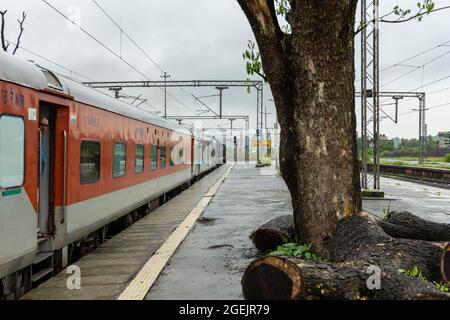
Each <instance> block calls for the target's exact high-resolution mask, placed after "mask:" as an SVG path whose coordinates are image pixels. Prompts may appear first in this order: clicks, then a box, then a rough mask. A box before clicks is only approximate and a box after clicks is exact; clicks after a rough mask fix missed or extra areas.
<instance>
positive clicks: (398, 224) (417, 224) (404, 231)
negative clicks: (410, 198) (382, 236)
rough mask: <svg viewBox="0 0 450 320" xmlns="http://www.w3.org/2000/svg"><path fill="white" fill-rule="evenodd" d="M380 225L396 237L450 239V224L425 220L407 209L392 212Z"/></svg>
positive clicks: (432, 239) (433, 239)
mask: <svg viewBox="0 0 450 320" xmlns="http://www.w3.org/2000/svg"><path fill="white" fill-rule="evenodd" d="M380 226H381V227H382V228H383V230H384V231H385V232H386V233H387V234H388V235H390V236H391V237H394V238H404V239H417V240H427V241H450V224H448V223H437V222H432V221H429V220H425V219H422V218H419V217H417V216H415V215H413V214H412V213H410V212H407V211H402V212H400V211H392V212H390V213H389V214H388V216H387V217H386V219H384V220H383V221H381V222H380Z"/></svg>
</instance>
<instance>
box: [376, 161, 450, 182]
mask: <svg viewBox="0 0 450 320" xmlns="http://www.w3.org/2000/svg"><path fill="white" fill-rule="evenodd" d="M368 170H369V171H371V170H373V166H372V165H371V164H369V165H368ZM380 173H381V174H383V175H387V176H392V177H399V178H403V179H408V180H413V181H417V182H423V183H435V184H436V183H437V184H441V185H445V186H450V170H449V169H439V168H425V167H415V166H399V165H391V164H381V165H380Z"/></svg>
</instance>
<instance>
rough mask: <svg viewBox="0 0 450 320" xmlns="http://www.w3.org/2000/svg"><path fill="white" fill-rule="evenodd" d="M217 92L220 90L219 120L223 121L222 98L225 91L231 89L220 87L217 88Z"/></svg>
mask: <svg viewBox="0 0 450 320" xmlns="http://www.w3.org/2000/svg"><path fill="white" fill-rule="evenodd" d="M216 89H217V90H219V102H220V103H219V109H220V110H219V118H220V119H222V98H223V90H227V89H229V88H228V87H225V86H218V87H216Z"/></svg>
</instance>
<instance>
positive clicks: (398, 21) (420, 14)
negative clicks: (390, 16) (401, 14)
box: [380, 6, 450, 23]
mask: <svg viewBox="0 0 450 320" xmlns="http://www.w3.org/2000/svg"><path fill="white" fill-rule="evenodd" d="M445 9H450V6H445V7H441V8H437V9H434V10H431V11H425V12H419V13H417V14H415V15H413V16H411V17H409V18H407V19H403V20H398V19H397V20H384V19H380V22H384V23H403V22H408V21H411V20H413V19H416V18H419V17H422V16H424V15H427V14H430V13H432V12H436V11H441V10H445Z"/></svg>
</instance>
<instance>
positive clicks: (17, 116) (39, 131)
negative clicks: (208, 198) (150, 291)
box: [0, 52, 226, 299]
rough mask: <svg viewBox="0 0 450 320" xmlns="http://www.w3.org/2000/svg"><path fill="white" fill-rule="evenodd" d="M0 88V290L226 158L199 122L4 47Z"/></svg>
mask: <svg viewBox="0 0 450 320" xmlns="http://www.w3.org/2000/svg"><path fill="white" fill-rule="evenodd" d="M0 92H1V101H0V299H10V298H13V299H14V298H17V297H20V296H22V295H23V294H24V293H26V292H27V291H29V290H30V289H31V288H32V287H33V286H34V285H35V284H37V283H39V282H40V281H41V280H42V279H45V277H48V276H49V275H50V276H51V274H54V273H55V272H57V271H58V270H62V269H64V268H65V267H66V266H68V264H69V263H70V261H71V260H72V259H73V257H74V254H75V253H74V252H77V254H79V251H80V248H84V247H83V246H87V244H88V243H89V241H91V242H92V241H95V242H98V241H100V242H101V241H104V240H105V237H106V234H107V230H108V229H107V228H108V226H111V224H114V223H117V222H118V221H121V220H123V219H126V220H127V221H128V220H129V219H131V218H132V219H134V220H136V216H135V214H138V215H144V214H146V213H148V211H149V208H151V207H152V206H153V207H154V206H155V205H156V206H157V205H158V204H160V203H161V202H164V201H165V200H166V197H167V195H169V194H170V193H171V192H172V191H173V190H177V189H180V188H182V187H186V186H188V185H189V184H191V183H192V182H193V181H195V180H196V179H199V178H200V177H201V176H203V175H205V174H207V173H208V172H210V171H212V170H214V169H215V168H217V167H218V166H220V165H222V164H223V163H225V162H226V159H225V148H226V146H225V145H224V144H222V143H221V142H220V141H218V140H217V139H215V138H214V137H210V136H207V135H206V134H205V133H204V132H202V131H201V130H196V128H194V129H192V128H186V127H184V126H182V125H179V124H177V123H175V122H172V121H170V120H167V119H165V118H162V117H158V116H156V115H154V114H152V113H150V112H148V111H146V110H143V109H139V108H136V107H135V106H133V105H131V104H127V103H126V102H123V101H120V100H117V99H115V98H114V97H111V96H109V95H107V94H105V93H103V92H101V91H98V90H95V89H92V88H90V87H88V86H85V85H83V84H82V83H81V82H78V81H76V80H73V79H71V78H69V77H65V76H62V75H60V74H58V73H55V72H52V71H51V70H49V69H47V68H44V67H42V66H40V65H38V64H36V63H34V62H33V61H25V60H22V59H20V58H17V57H15V56H12V55H9V54H7V53H3V52H2V53H0ZM155 203H156V204H155Z"/></svg>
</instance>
